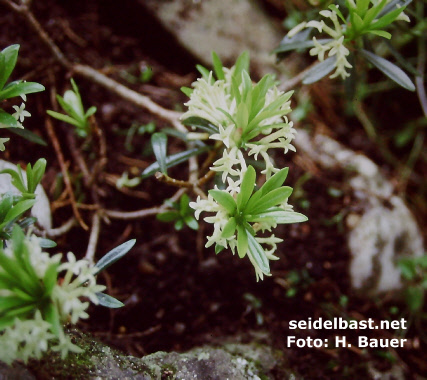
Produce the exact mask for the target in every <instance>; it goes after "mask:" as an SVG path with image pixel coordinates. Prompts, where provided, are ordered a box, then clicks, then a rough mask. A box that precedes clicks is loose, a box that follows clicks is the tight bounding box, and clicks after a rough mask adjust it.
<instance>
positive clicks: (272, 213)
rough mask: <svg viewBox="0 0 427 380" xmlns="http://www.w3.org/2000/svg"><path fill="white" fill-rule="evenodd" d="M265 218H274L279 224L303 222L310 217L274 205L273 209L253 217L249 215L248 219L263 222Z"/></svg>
mask: <svg viewBox="0 0 427 380" xmlns="http://www.w3.org/2000/svg"><path fill="white" fill-rule="evenodd" d="M264 219H274V221H275V222H276V223H277V224H290V223H302V222H305V221H307V220H308V218H307V217H306V216H305V215H303V214H300V213H298V212H295V211H285V210H282V209H280V208H276V207H274V208H273V209H270V210H267V211H266V212H262V213H259V214H257V215H254V216H252V217H248V218H247V221H248V222H251V223H255V222H262V221H263V220H264Z"/></svg>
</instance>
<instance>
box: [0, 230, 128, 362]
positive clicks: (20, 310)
mask: <svg viewBox="0 0 427 380" xmlns="http://www.w3.org/2000/svg"><path fill="white" fill-rule="evenodd" d="M134 243H135V241H134V240H131V241H129V242H127V243H124V244H122V245H121V246H119V247H117V248H116V249H114V250H113V251H111V252H109V253H108V254H107V255H106V256H105V257H104V258H103V259H101V260H100V261H99V263H98V264H96V265H95V266H91V265H90V264H89V262H88V261H86V260H76V258H75V256H74V254H73V253H71V252H69V253H68V254H67V261H65V262H63V263H61V256H62V255H61V254H56V255H53V256H52V255H49V254H48V253H46V252H43V251H42V248H41V246H40V238H38V237H36V236H34V235H28V234H27V235H25V234H24V233H23V231H22V230H21V228H20V227H18V226H16V225H15V226H14V228H13V232H12V237H11V239H10V240H9V241H8V242H7V247H6V248H4V249H0V360H1V361H3V362H5V363H7V364H10V363H12V362H13V361H14V360H16V359H20V360H23V361H24V362H26V361H27V360H28V359H29V358H40V357H41V356H42V355H43V353H44V352H45V351H46V350H47V349H48V348H49V347H50V348H51V349H52V350H54V351H60V353H61V356H62V357H65V356H66V355H67V354H68V352H82V349H81V348H80V347H77V346H76V345H74V344H73V343H72V342H71V340H70V338H69V337H68V336H67V335H66V333H65V331H64V325H65V324H75V323H77V322H78V321H79V320H80V319H85V318H88V316H89V315H88V314H87V309H88V307H89V301H90V302H92V303H94V304H102V305H104V306H108V307H121V306H123V304H122V303H121V302H119V301H118V300H116V299H114V298H112V297H110V296H108V295H106V294H104V293H102V291H103V290H105V286H104V285H99V284H97V283H96V278H95V275H96V274H98V273H99V272H100V271H101V270H103V269H105V268H106V267H107V266H109V265H110V264H112V263H113V262H114V261H116V260H117V259H119V258H120V257H122V256H123V255H124V254H126V253H127V252H128V251H129V250H130V249H131V248H132V246H133V245H134Z"/></svg>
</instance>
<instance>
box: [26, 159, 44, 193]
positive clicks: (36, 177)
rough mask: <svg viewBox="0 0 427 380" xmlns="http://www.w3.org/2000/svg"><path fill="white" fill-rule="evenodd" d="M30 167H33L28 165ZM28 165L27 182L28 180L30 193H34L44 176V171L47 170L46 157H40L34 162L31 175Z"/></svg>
mask: <svg viewBox="0 0 427 380" xmlns="http://www.w3.org/2000/svg"><path fill="white" fill-rule="evenodd" d="M28 167H31V166H30V165H28ZM28 167H27V182H28V191H29V192H30V193H34V191H35V190H36V187H37V185H38V184H39V183H40V181H41V179H42V178H43V175H44V172H45V170H46V159H45V158H39V159H38V160H37V161H36V163H35V164H34V168H33V170H32V175H29V173H28Z"/></svg>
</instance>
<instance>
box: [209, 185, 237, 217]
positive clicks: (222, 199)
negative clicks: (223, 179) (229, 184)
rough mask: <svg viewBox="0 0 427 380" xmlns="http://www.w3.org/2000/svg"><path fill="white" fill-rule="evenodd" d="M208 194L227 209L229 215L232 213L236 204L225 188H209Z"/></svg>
mask: <svg viewBox="0 0 427 380" xmlns="http://www.w3.org/2000/svg"><path fill="white" fill-rule="evenodd" d="M209 194H210V195H211V196H212V197H213V199H215V200H216V201H217V202H218V203H219V204H220V205H221V206H222V207H224V208H225V209H226V210H227V212H228V214H229V215H234V213H235V212H236V207H237V205H236V202H235V200H234V198H233V197H232V196H231V195H230V194H229V193H227V192H226V191H225V190H209Z"/></svg>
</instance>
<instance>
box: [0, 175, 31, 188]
mask: <svg viewBox="0 0 427 380" xmlns="http://www.w3.org/2000/svg"><path fill="white" fill-rule="evenodd" d="M0 174H9V175H10V176H11V177H12V181H11V182H12V185H13V186H15V187H16V188H17V189H18V190H19V191H20V192H21V193H26V192H27V187H26V186H25V183H24V182H23V179H22V176H20V175H19V173H18V172H17V171H16V170H13V169H3V170H2V171H1V172H0Z"/></svg>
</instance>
